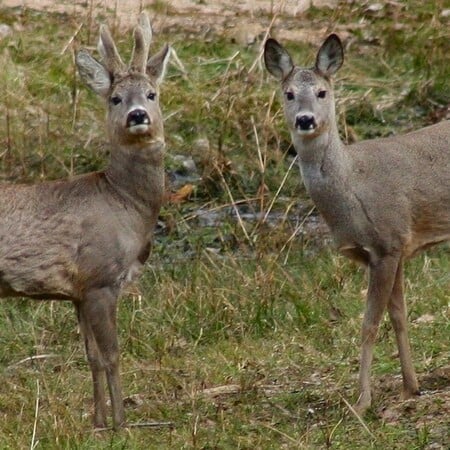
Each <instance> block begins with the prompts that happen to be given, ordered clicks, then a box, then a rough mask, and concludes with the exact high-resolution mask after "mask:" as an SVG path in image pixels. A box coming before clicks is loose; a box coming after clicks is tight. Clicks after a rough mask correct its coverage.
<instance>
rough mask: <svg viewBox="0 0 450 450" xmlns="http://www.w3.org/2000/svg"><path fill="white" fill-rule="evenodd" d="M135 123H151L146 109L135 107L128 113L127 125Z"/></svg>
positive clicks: (131, 125)
mask: <svg viewBox="0 0 450 450" xmlns="http://www.w3.org/2000/svg"><path fill="white" fill-rule="evenodd" d="M135 125H150V117H149V116H148V114H147V111H145V109H133V111H130V112H129V113H128V117H127V127H133V126H135Z"/></svg>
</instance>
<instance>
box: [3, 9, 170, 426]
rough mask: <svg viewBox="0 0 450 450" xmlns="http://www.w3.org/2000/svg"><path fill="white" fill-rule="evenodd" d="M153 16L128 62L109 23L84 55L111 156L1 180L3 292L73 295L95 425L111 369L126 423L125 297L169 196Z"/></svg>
mask: <svg viewBox="0 0 450 450" xmlns="http://www.w3.org/2000/svg"><path fill="white" fill-rule="evenodd" d="M151 36H152V31H151V27H150V22H149V19H148V17H147V16H146V15H145V14H141V16H140V19H139V25H138V26H137V27H136V28H135V30H134V39H135V45H134V49H133V55H132V58H131V62H130V65H129V67H127V66H126V65H125V64H124V63H123V62H122V60H121V58H120V56H119V54H118V52H117V50H116V46H115V44H114V41H113V39H112V38H111V35H110V33H109V31H108V29H107V28H106V27H105V26H102V27H101V29H100V40H99V45H98V50H99V52H100V54H101V56H102V61H101V62H98V61H97V60H96V59H94V58H93V57H92V56H90V54H89V53H88V52H87V51H84V50H81V51H79V52H78V53H77V55H76V63H77V66H78V69H79V73H80V76H81V78H82V79H83V81H84V82H85V83H86V84H87V85H88V86H89V87H90V88H91V89H92V90H93V91H94V92H96V93H97V94H99V95H100V96H102V97H103V98H104V99H105V100H107V102H108V113H107V131H108V134H109V140H110V152H111V157H110V163H109V165H108V167H107V168H106V170H104V171H102V172H95V173H90V174H87V175H82V176H79V177H76V178H73V179H69V180H61V181H56V182H47V183H42V184H34V185H2V186H1V187H0V296H2V297H5V296H27V297H31V298H35V299H57V300H60V299H61V300H64V299H67V300H71V301H72V302H73V304H74V305H75V308H76V311H77V314H78V320H79V323H80V328H81V331H82V334H83V336H84V339H85V345H86V353H87V357H88V361H89V364H90V368H91V371H92V379H93V386H94V389H93V390H94V426H95V427H105V426H106V422H107V421H106V416H107V413H106V401H105V392H104V375H105V374H106V380H107V384H108V388H109V394H110V398H111V406H112V416H113V427H114V428H115V429H116V428H118V427H120V426H123V425H124V424H125V414H124V406H123V399H122V392H121V386H120V376H119V349H118V342H117V329H116V306H117V299H118V296H119V294H120V292H121V289H122V287H123V286H124V284H125V283H127V282H129V281H131V280H132V279H133V278H135V276H136V275H137V274H138V272H139V270H140V269H141V268H142V266H143V264H144V262H145V261H146V259H147V257H148V255H149V252H150V246H151V240H152V234H153V229H154V226H155V223H156V220H157V217H158V213H159V210H160V206H161V204H162V201H163V190H164V169H163V156H164V134H163V119H162V115H161V111H160V108H159V104H158V86H159V83H160V82H161V80H162V78H163V76H164V72H165V67H166V63H167V61H168V57H169V53H170V48H169V47H168V46H167V45H166V46H164V48H163V49H162V50H160V51H159V52H158V53H157V54H155V55H154V56H152V57H151V58H150V59H148V51H149V45H150V40H151Z"/></svg>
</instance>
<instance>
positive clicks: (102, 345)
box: [81, 288, 125, 429]
mask: <svg viewBox="0 0 450 450" xmlns="http://www.w3.org/2000/svg"><path fill="white" fill-rule="evenodd" d="M116 308H117V295H115V293H113V292H112V291H111V290H110V289H108V288H102V289H96V290H91V291H90V292H89V293H88V294H87V295H86V296H85V299H84V302H83V304H82V306H81V309H82V311H83V313H84V315H85V318H86V321H87V323H88V326H89V328H90V330H91V331H92V336H93V337H94V339H95V343H96V345H97V349H98V353H99V356H100V360H101V361H102V368H103V369H104V371H105V374H106V380H107V383H108V389H109V395H110V398H111V407H112V417H113V428H114V429H118V428H120V427H122V426H124V425H125V411H124V406H123V398H122V388H121V384H120V374H119V344H118V340H117V326H116V314H117V312H116ZM93 378H94V396H95V395H96V392H97V393H99V392H100V391H96V389H97V387H96V382H98V381H99V380H98V379H96V378H95V375H94V371H93ZM99 400H101V398H99ZM96 407H97V405H96ZM102 408H103V406H101V407H100V408H99V409H98V410H97V409H96V415H97V413H98V414H99V415H100V416H101V414H102Z"/></svg>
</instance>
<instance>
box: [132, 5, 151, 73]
mask: <svg viewBox="0 0 450 450" xmlns="http://www.w3.org/2000/svg"><path fill="white" fill-rule="evenodd" d="M151 40H152V27H151V25H150V20H149V18H148V15H147V14H146V13H145V12H142V13H141V15H140V16H139V25H138V26H137V27H136V28H135V29H134V42H135V44H134V48H133V52H132V55H131V59H130V69H132V70H136V71H138V72H145V66H146V64H147V59H148V51H149V48H150V42H151Z"/></svg>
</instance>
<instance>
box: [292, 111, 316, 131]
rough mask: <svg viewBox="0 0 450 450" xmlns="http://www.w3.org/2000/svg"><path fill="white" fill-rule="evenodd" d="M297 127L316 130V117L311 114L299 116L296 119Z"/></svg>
mask: <svg viewBox="0 0 450 450" xmlns="http://www.w3.org/2000/svg"><path fill="white" fill-rule="evenodd" d="M295 128H300V130H314V128H316V119H315V118H314V116H312V115H309V114H304V115H302V116H297V117H296V119H295Z"/></svg>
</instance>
